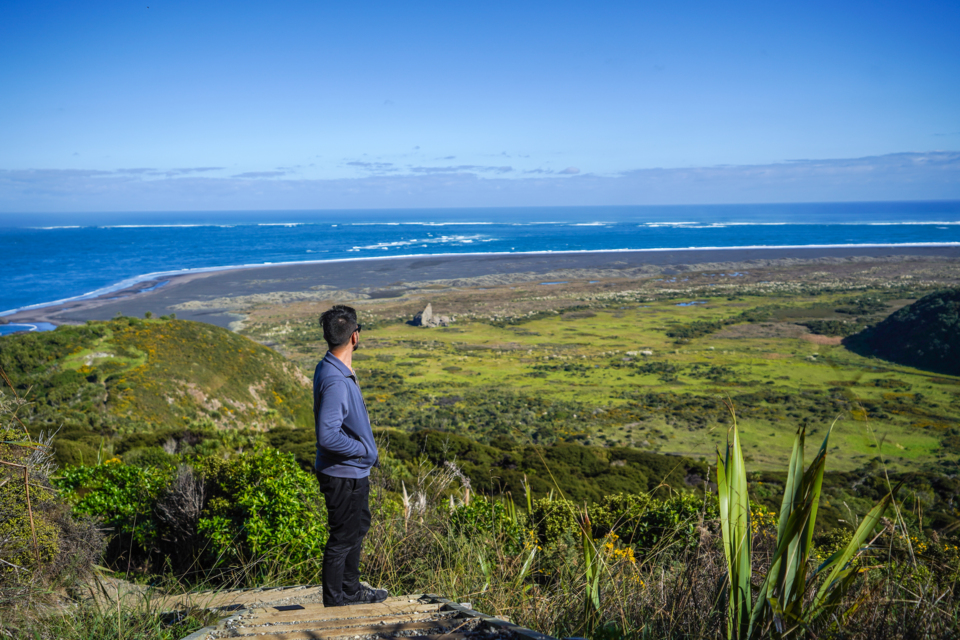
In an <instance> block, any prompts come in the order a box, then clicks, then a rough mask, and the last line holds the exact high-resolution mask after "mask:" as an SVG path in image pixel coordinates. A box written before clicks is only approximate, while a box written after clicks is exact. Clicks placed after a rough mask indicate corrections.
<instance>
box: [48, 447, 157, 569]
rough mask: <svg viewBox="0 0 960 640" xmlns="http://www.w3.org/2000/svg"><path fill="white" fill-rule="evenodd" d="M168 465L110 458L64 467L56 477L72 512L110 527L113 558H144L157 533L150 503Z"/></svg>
mask: <svg viewBox="0 0 960 640" xmlns="http://www.w3.org/2000/svg"><path fill="white" fill-rule="evenodd" d="M170 478H171V471H170V470H169V469H158V468H154V467H135V466H131V465H125V464H123V463H122V462H121V461H120V460H119V459H118V458H111V459H109V460H107V461H105V462H104V463H103V464H98V465H93V466H79V467H73V468H70V469H65V470H64V471H63V473H62V474H61V475H60V477H59V478H57V480H56V484H57V486H58V487H59V488H60V489H61V490H63V491H65V492H67V498H68V500H69V501H70V502H71V503H72V504H73V510H74V513H78V514H83V515H88V516H93V517H95V518H97V519H98V520H100V521H101V522H102V523H103V524H105V525H107V526H108V527H110V528H111V529H113V533H114V537H113V539H112V541H111V546H110V549H109V552H110V555H112V556H114V558H115V560H119V559H120V557H121V556H126V554H127V553H130V554H131V557H130V558H128V560H129V561H133V560H134V559H137V560H140V561H142V560H144V559H145V556H149V555H150V554H152V553H155V552H156V551H157V547H158V545H159V541H160V537H159V530H158V527H157V522H156V519H155V518H154V505H155V504H156V502H157V498H158V497H159V496H160V494H161V493H162V492H163V490H164V487H165V486H166V485H167V483H168V482H169V481H170Z"/></svg>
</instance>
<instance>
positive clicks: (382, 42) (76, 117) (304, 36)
mask: <svg viewBox="0 0 960 640" xmlns="http://www.w3.org/2000/svg"><path fill="white" fill-rule="evenodd" d="M958 28H960V3H956V2H911V3H906V2H898V3H881V2H871V3H866V2H863V3H857V2H830V3H816V2H805V3H771V2H763V3H759V2H758V3H707V2H672V3H656V4H654V3H643V2H622V3H621V2H607V3H583V2H577V3H572V2H549V3H548V2H522V3H518V2H509V3H508V2H503V3H498V2H483V3H475V2H436V3H427V2H406V3H397V2H391V3H386V2H384V3H368V2H355V3H329V2H316V1H313V2H295V1H288V2H282V3H264V2H256V3H253V2H229V3H227V2H223V3H221V2H207V1H205V2H172V1H168V0H161V1H154V0H142V1H141V2H139V3H132V2H123V3H120V2H113V3H75V2H70V3H68V2H43V1H32V2H20V3H17V2H6V3H3V4H2V5H0V59H2V60H3V61H4V64H2V65H0V211H7V212H16V211H24V212H28V211H71V210H86V211H93V210H131V211H136V210H165V209H175V210H185V209H186V210H189V209H238V208H326V207H336V208H343V207H383V206H387V207H389V206H398V207H399V206H402V207H411V206H413V207H418V206H497V205H504V206H507V205H537V204H543V205H556V204H567V203H568V204H671V203H685V202H687V203H702V202H771V201H772V202H789V201H818V200H820V201H823V200H883V199H945V198H960V153H957V151H958V150H960V82H958V78H960V47H958V46H957V39H956V34H957V33H958Z"/></svg>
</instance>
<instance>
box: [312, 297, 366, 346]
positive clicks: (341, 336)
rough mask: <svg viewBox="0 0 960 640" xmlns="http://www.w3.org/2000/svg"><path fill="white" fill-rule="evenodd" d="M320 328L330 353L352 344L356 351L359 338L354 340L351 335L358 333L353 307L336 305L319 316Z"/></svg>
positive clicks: (358, 326)
mask: <svg viewBox="0 0 960 640" xmlns="http://www.w3.org/2000/svg"><path fill="white" fill-rule="evenodd" d="M320 326H321V327H323V339H324V340H326V341H327V347H329V349H330V351H339V350H340V349H343V348H345V347H347V346H350V345H351V344H352V348H353V349H354V350H356V348H357V344H359V336H357V339H356V340H355V339H354V338H353V335H354V334H355V333H359V331H360V325H359V324H358V323H357V312H356V310H355V309H354V308H353V307H348V306H347V305H345V304H337V305H334V306H333V307H331V308H329V309H327V310H326V311H324V312H323V313H322V314H321V315H320Z"/></svg>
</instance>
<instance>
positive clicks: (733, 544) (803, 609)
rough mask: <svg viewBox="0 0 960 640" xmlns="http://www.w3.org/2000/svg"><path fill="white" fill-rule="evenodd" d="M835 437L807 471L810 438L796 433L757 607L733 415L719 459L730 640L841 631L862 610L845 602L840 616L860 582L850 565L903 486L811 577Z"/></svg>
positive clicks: (742, 467)
mask: <svg viewBox="0 0 960 640" xmlns="http://www.w3.org/2000/svg"><path fill="white" fill-rule="evenodd" d="M832 430H833V426H832V425H831V427H830V429H828V431H827V435H826V437H824V439H823V443H822V444H821V445H820V450H819V452H818V453H817V455H816V457H815V458H814V460H813V462H812V463H811V464H810V466H809V467H808V468H807V469H806V471H804V469H803V464H804V461H803V449H804V445H805V441H806V432H805V429H804V428H803V427H801V428H800V429H799V430H798V432H797V436H796V438H795V440H794V443H793V452H792V453H791V456H790V465H789V469H788V471H787V482H786V485H785V487H784V495H783V503H782V505H781V508H780V517H779V521H778V525H777V544H776V549H775V551H774V554H773V557H772V560H771V564H770V569H769V571H768V572H767V574H766V576H765V577H764V579H763V582H762V583H761V585H760V587H759V589H758V591H757V597H756V600H754V599H753V598H752V594H751V590H752V587H751V585H752V580H751V579H752V575H751V567H752V562H753V557H752V556H753V553H752V547H751V540H752V533H751V527H750V501H749V496H748V493H747V489H748V488H747V474H746V467H745V465H744V462H743V453H742V451H741V447H740V436H739V432H738V429H737V424H736V416H735V415H734V422H733V428H732V434H731V439H730V441H729V442H728V444H727V450H726V455H725V457H724V458H722V459H721V458H720V454H719V452H718V454H717V485H718V493H719V499H720V524H721V528H722V531H723V550H724V557H725V560H726V563H727V572H728V573H727V575H728V589H727V593H728V600H727V637H728V638H731V639H733V638H737V639H739V638H749V639H753V638H760V637H768V636H773V637H779V638H792V637H797V636H799V635H801V634H804V633H806V632H809V631H813V630H814V628H815V627H821V626H825V625H828V624H842V622H843V621H844V620H845V619H846V618H847V616H848V615H849V614H850V613H852V612H853V611H854V610H855V609H856V608H857V605H858V604H859V603H858V602H857V601H854V602H853V603H850V602H849V601H848V602H847V603H846V605H845V607H846V608H845V609H843V610H841V608H840V607H841V601H842V600H843V598H844V596H845V595H846V594H847V593H848V592H849V589H850V587H851V586H852V584H853V582H854V580H855V579H856V578H857V576H858V574H859V572H858V571H857V570H856V568H855V567H854V566H852V562H853V560H855V559H856V557H857V556H859V555H860V554H861V553H862V552H863V551H864V550H865V548H866V546H868V540H869V539H870V537H871V535H872V534H873V532H874V530H875V529H876V527H877V525H878V524H879V523H880V519H881V518H882V517H883V514H884V512H885V511H886V510H887V507H888V506H889V505H890V503H891V502H892V501H893V498H894V495H895V494H896V492H897V489H899V485H898V487H897V488H895V489H893V490H891V491H890V492H889V493H888V494H887V495H886V496H885V497H884V498H883V499H881V500H880V502H878V503H877V504H876V506H874V507H873V509H871V510H870V512H869V513H868V514H867V515H866V517H864V518H863V520H862V521H861V523H860V526H859V527H858V528H857V531H856V533H854V535H853V538H852V539H851V540H850V542H849V544H847V546H846V547H844V548H842V549H840V550H839V551H837V552H836V553H834V554H833V555H831V556H830V557H829V558H827V559H826V560H825V561H824V562H823V563H822V564H820V565H819V566H817V567H815V568H814V569H813V571H810V569H811V567H813V564H812V559H813V558H814V545H813V532H814V528H815V527H816V521H817V510H818V507H819V504H820V496H821V490H822V486H823V474H824V470H825V468H826V459H827V445H828V443H829V440H830V433H831V431H832ZM823 576H826V577H825V578H824V577H823Z"/></svg>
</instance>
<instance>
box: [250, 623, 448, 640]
mask: <svg viewBox="0 0 960 640" xmlns="http://www.w3.org/2000/svg"><path fill="white" fill-rule="evenodd" d="M408 631H422V632H424V635H432V634H438V633H443V632H444V631H447V627H446V626H444V625H442V624H440V623H438V622H411V623H404V624H386V625H369V626H366V627H350V628H348V629H329V630H323V629H317V630H314V631H291V632H289V633H268V634H264V635H256V636H252V635H247V636H239V637H247V638H256V639H257V640H339V639H340V638H353V637H354V636H378V637H381V638H389V637H391V636H393V635H395V634H397V633H402V632H408Z"/></svg>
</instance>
